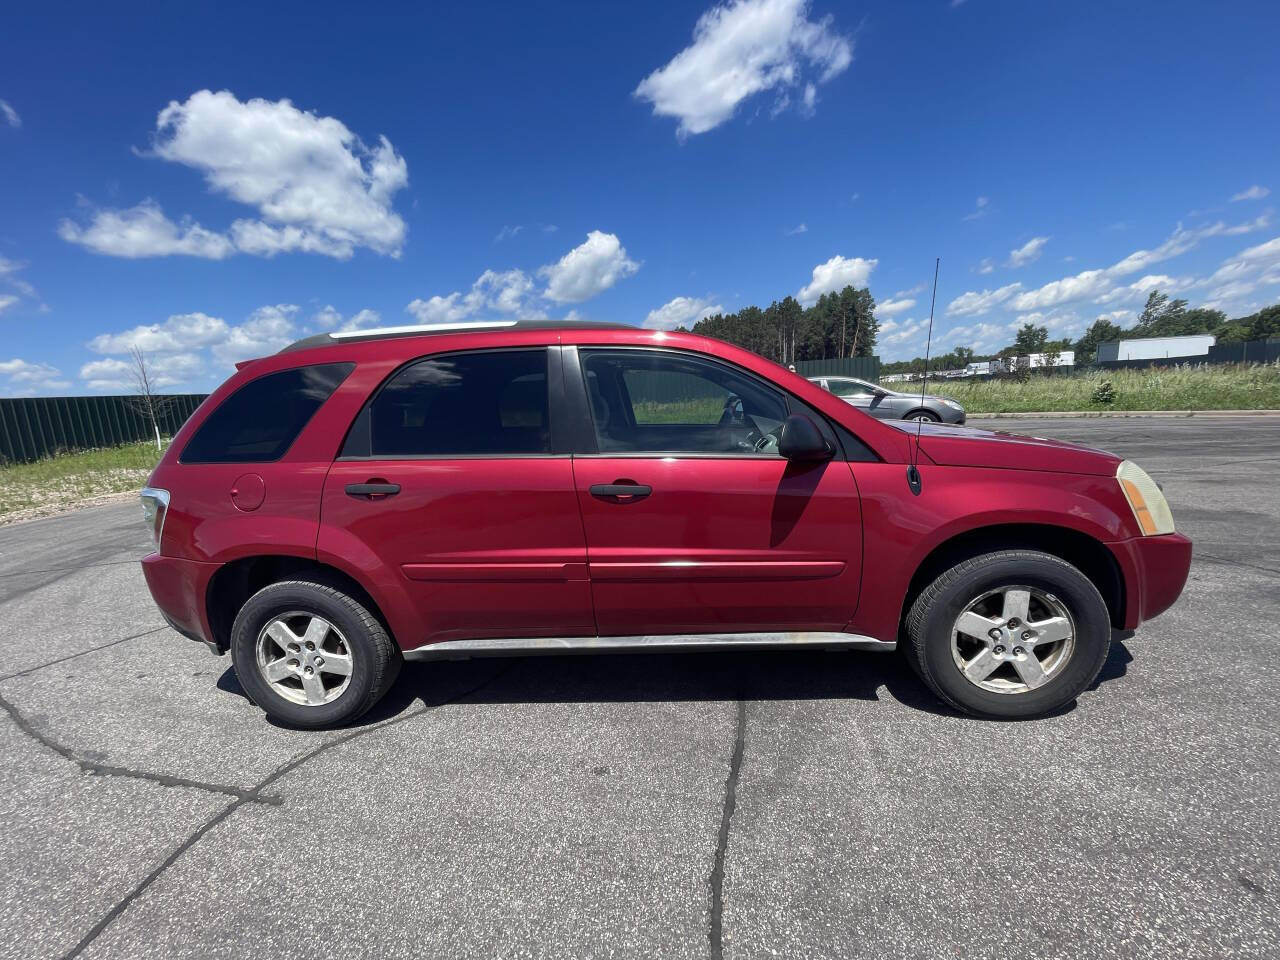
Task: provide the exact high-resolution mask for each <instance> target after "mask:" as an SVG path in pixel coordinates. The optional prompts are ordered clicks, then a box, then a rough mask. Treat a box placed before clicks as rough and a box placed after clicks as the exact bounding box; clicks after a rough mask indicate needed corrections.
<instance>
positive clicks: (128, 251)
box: [58, 200, 234, 260]
mask: <svg viewBox="0 0 1280 960" xmlns="http://www.w3.org/2000/svg"><path fill="white" fill-rule="evenodd" d="M58 236H60V237H62V239H63V240H66V241H67V242H68V243H78V244H80V246H82V247H88V248H89V249H90V250H92V251H93V252H94V253H102V254H106V255H108V256H112V257H130V258H137V257H165V256H170V255H172V254H183V255H185V256H190V257H205V258H206V259H210V260H221V259H222V258H224V257H228V256H230V255H231V254H232V253H233V252H234V247H233V246H232V244H231V241H230V240H228V239H227V238H226V237H225V236H223V235H222V234H220V233H214V232H213V231H212V230H206V229H205V228H204V227H202V226H200V224H198V223H194V222H192V221H190V220H185V221H183V222H182V223H181V224H177V223H174V222H173V221H172V220H170V219H169V218H168V217H166V216H165V215H164V211H162V210H161V209H160V206H159V205H158V204H157V203H155V201H153V200H144V201H142V203H140V204H138V205H137V206H136V207H130V208H128V209H127V210H99V211H97V212H96V213H95V214H94V215H93V219H92V220H91V221H90V222H89V224H88V225H87V226H81V225H79V224H77V223H75V222H73V221H71V220H63V221H62V222H61V223H60V224H59V225H58Z"/></svg>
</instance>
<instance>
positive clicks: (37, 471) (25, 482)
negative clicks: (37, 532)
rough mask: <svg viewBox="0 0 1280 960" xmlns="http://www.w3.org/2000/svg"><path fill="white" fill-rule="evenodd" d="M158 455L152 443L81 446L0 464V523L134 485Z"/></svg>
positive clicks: (53, 510) (139, 483)
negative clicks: (31, 460)
mask: <svg viewBox="0 0 1280 960" xmlns="http://www.w3.org/2000/svg"><path fill="white" fill-rule="evenodd" d="M159 459H160V454H159V453H158V452H157V451H156V448H155V444H153V443H130V444H126V445H124V446H122V447H105V448H103V449H100V450H81V451H79V452H77V453H64V454H59V455H57V456H53V457H46V458H45V459H43V460H37V461H36V462H34V463H16V464H9V465H6V466H2V467H0V523H3V522H5V521H9V520H21V519H26V518H28V517H38V516H44V515H46V514H51V513H59V512H61V511H63V510H69V509H71V508H72V507H75V506H77V505H78V504H82V503H85V502H87V501H92V500H95V499H97V498H99V497H104V496H107V495H109V494H114V493H124V492H126V491H129V490H137V489H138V488H140V487H141V486H142V485H143V484H144V483H145V482H146V479H147V476H148V474H150V473H151V470H152V469H153V468H154V467H155V465H156V462H157V461H158V460H159Z"/></svg>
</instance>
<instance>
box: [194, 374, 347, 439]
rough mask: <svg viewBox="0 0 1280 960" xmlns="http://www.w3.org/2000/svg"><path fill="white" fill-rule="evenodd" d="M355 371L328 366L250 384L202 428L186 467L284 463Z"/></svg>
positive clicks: (226, 401) (225, 401)
mask: <svg viewBox="0 0 1280 960" xmlns="http://www.w3.org/2000/svg"><path fill="white" fill-rule="evenodd" d="M354 369H355V364H354V363H324V364H317V365H316V366H311V367H295V368H294V369H292V370H281V371H279V372H277V373H268V374H267V375H266V376H262V377H258V378H257V379H256V380H250V381H249V382H248V383H246V384H245V385H244V386H242V387H241V388H240V389H239V390H237V391H236V392H235V393H233V394H231V396H229V397H227V399H225V400H223V401H222V403H221V405H219V407H218V409H216V410H214V411H213V413H211V414H209V416H208V417H207V418H206V419H205V421H204V423H202V424H200V428H199V429H198V430H196V432H195V436H193V437H192V438H191V439H190V441H188V442H187V445H186V447H185V448H184V449H183V451H182V458H181V460H182V462H183V463H270V462H272V461H275V460H279V459H280V458H281V457H283V456H284V455H285V452H286V451H287V450H288V449H289V447H290V446H291V445H292V444H293V441H294V440H296V439H297V437H298V434H299V433H301V432H302V428H303V427H305V426H306V425H307V422H308V421H309V420H310V419H311V417H312V416H313V415H314V414H315V412H316V411H317V410H319V409H320V407H321V406H323V404H324V402H325V401H326V400H328V399H329V397H330V396H331V395H332V394H333V391H334V390H336V389H338V384H340V383H342V381H343V380H345V379H346V378H347V376H348V375H349V374H350V373H351V371H352V370H354Z"/></svg>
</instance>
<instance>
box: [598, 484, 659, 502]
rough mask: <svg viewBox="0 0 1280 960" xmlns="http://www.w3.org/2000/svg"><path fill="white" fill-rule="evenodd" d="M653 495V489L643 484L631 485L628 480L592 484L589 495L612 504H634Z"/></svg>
mask: <svg viewBox="0 0 1280 960" xmlns="http://www.w3.org/2000/svg"><path fill="white" fill-rule="evenodd" d="M651 493H653V487H651V486H649V485H648V484H644V483H632V482H631V481H630V480H617V481H615V482H614V483H593V484H592V485H591V495H592V496H593V497H599V498H600V499H602V500H610V501H612V502H614V503H634V502H635V501H636V500H643V499H644V498H645V497H647V496H648V495H649V494H651Z"/></svg>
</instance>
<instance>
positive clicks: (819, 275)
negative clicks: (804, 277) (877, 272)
mask: <svg viewBox="0 0 1280 960" xmlns="http://www.w3.org/2000/svg"><path fill="white" fill-rule="evenodd" d="M879 262H880V261H879V260H874V259H873V260H864V259H863V258H862V257H849V258H845V257H842V256H839V255H836V256H834V257H832V258H831V259H830V260H828V261H827V262H826V263H820V264H818V265H817V266H816V267H814V268H813V279H812V280H811V281H810V282H809V283H807V284H806V285H805V286H804V287H802V288H801V289H800V292H799V293H797V294H796V299H797V300H799V301H800V302H801V303H802V304H804V305H805V306H806V307H808V306H812V305H813V304H815V303H817V302H818V298H819V297H820V296H822V295H823V294H824V293H831V292H832V291H835V290H843V289H844V288H845V287H847V286H854V287H865V286H866V285H867V280H868V279H870V277H871V271H872V270H874V269H875V268H876V264H878V263H879Z"/></svg>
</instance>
